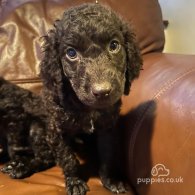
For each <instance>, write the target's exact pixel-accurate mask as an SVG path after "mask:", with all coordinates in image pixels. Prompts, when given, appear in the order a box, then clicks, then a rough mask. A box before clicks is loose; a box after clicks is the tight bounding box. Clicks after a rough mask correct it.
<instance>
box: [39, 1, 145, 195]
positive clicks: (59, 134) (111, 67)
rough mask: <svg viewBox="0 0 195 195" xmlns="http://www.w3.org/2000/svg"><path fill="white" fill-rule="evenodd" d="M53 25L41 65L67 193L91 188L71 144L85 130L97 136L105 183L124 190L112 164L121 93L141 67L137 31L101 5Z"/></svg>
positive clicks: (79, 194) (51, 136)
mask: <svg viewBox="0 0 195 195" xmlns="http://www.w3.org/2000/svg"><path fill="white" fill-rule="evenodd" d="M54 27H55V28H54V29H53V30H51V31H50V32H49V33H48V35H47V36H45V44H44V50H45V56H44V59H43V60H42V63H41V65H40V69H41V77H42V79H43V83H44V89H43V99H44V102H45V105H46V107H47V112H48V114H49V125H48V131H47V142H48V144H49V145H50V148H51V149H52V151H53V155H54V158H55V160H56V162H57V163H58V164H59V165H60V166H61V167H62V169H63V172H64V175H65V177H66V187H67V192H68V194H69V195H84V194H86V191H87V190H88V187H87V185H86V183H85V182H84V181H83V180H82V179H81V178H80V177H79V174H78V169H79V161H78V160H77V158H76V157H75V155H74V153H73V151H72V148H71V147H70V139H71V138H72V137H74V136H75V135H77V134H79V133H81V132H85V133H87V134H91V133H94V134H96V136H97V145H98V151H99V160H100V168H99V174H100V178H101V181H102V183H103V185H104V186H105V187H106V188H107V189H109V190H111V191H112V192H114V193H124V192H125V191H126V189H125V186H124V184H123V182H121V181H118V178H116V177H115V176H114V175H113V173H114V168H113V166H112V164H113V160H114V155H115V149H114V147H115V145H116V143H115V142H116V140H115V139H116V132H117V130H116V128H115V124H116V122H117V119H118V117H119V111H120V106H121V96H122V95H123V94H125V95H128V93H129V90H130V85H131V82H132V80H133V79H135V78H136V77H138V75H139V72H140V68H141V66H142V60H141V57H140V53H139V50H138V48H137V46H136V43H135V40H134V39H135V38H134V34H133V33H132V32H131V31H130V30H129V28H128V27H127V25H126V23H124V22H123V21H122V20H121V19H120V18H119V17H118V16H117V15H116V14H115V13H114V12H113V11H111V10H110V9H107V8H105V7H103V6H101V5H99V4H84V5H81V6H78V7H74V8H71V9H68V10H67V11H65V12H64V14H63V17H62V19H61V20H57V21H56V22H55V24H54Z"/></svg>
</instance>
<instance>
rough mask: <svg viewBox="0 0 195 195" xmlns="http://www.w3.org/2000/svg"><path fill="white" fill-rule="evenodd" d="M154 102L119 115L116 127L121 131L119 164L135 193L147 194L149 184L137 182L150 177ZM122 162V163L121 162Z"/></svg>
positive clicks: (143, 104)
mask: <svg viewBox="0 0 195 195" xmlns="http://www.w3.org/2000/svg"><path fill="white" fill-rule="evenodd" d="M155 111H156V102H155V101H153V100H151V101H147V102H144V103H142V104H140V105H139V106H138V107H136V108H134V109H133V110H130V111H129V112H128V114H126V115H124V116H121V118H120V120H119V124H118V128H119V129H120V132H121V134H120V135H121V138H120V139H121V147H122V149H121V151H124V153H120V154H121V155H123V156H121V157H120V159H121V165H120V167H123V173H124V174H125V175H126V176H127V178H128V180H129V181H130V183H131V185H132V187H133V189H134V190H135V191H136V194H137V195H141V194H143V195H144V194H147V191H148V188H149V184H147V185H146V184H145V183H142V182H141V183H139V184H138V180H139V178H149V179H150V178H151V169H152V162H151V138H152V134H153V129H154V128H153V127H154V122H155ZM123 163H124V164H123Z"/></svg>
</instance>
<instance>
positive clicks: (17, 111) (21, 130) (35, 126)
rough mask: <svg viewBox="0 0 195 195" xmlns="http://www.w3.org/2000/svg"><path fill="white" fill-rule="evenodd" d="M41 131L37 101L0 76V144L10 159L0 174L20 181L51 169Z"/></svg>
mask: <svg viewBox="0 0 195 195" xmlns="http://www.w3.org/2000/svg"><path fill="white" fill-rule="evenodd" d="M45 130H46V115H45V111H44V107H43V102H42V100H41V98H40V97H39V96H37V95H35V94H33V93H32V92H30V91H28V90H25V89H23V88H20V87H19V86H16V85H14V84H12V83H10V82H8V81H6V80H4V79H3V78H2V77H0V134H1V139H0V142H1V143H0V145H2V146H4V147H3V150H4V153H5V150H7V153H8V155H9V158H10V161H9V162H8V163H7V164H6V165H5V166H4V167H3V168H2V169H1V171H2V172H3V173H7V174H9V175H10V177H12V178H24V177H27V176H30V175H31V174H32V173H34V172H37V171H40V170H43V169H46V168H48V167H50V166H52V165H53V164H54V161H53V157H52V154H51V151H50V150H49V148H48V145H47V143H46V141H45ZM0 160H1V159H0Z"/></svg>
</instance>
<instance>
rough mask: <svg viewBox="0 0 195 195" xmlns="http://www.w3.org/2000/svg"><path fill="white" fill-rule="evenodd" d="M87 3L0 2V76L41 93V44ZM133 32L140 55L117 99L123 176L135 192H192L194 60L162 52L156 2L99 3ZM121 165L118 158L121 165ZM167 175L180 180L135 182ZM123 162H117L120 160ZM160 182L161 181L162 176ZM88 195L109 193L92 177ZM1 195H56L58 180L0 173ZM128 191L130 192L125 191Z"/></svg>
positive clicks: (60, 190)
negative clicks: (127, 88) (126, 91)
mask: <svg viewBox="0 0 195 195" xmlns="http://www.w3.org/2000/svg"><path fill="white" fill-rule="evenodd" d="M81 2H95V1H92V0H91V1H90V0H85V1H84V0H74V1H69V0H64V1H63V0H14V1H12V0H4V1H3V0H2V1H0V3H1V4H0V5H1V7H0V14H1V15H0V25H1V27H0V75H1V76H5V77H6V78H7V79H9V80H12V81H14V82H15V83H17V84H19V85H20V86H22V87H25V88H29V89H31V90H33V91H35V92H39V91H40V90H41V83H40V80H39V79H38V78H37V75H38V73H39V70H38V65H39V62H40V60H41V56H42V53H41V48H40V44H41V39H40V38H39V37H40V36H42V35H44V34H45V33H46V32H47V31H48V29H49V28H50V27H51V26H52V25H51V24H52V23H53V21H54V19H56V18H58V17H59V16H60V15H61V14H62V12H63V10H64V9H65V8H67V7H69V6H71V5H75V4H78V3H81ZM99 2H100V3H106V4H107V5H109V6H111V7H112V8H113V9H115V10H116V11H117V12H119V13H120V14H121V15H122V16H123V17H124V18H126V20H128V21H129V22H130V23H131V24H132V25H133V27H134V29H135V31H136V33H137V40H138V42H139V46H140V49H141V52H142V54H143V58H144V66H143V68H144V70H143V71H142V72H141V75H140V77H139V79H137V80H136V81H135V82H134V83H133V85H132V89H131V93H130V95H129V96H128V97H123V107H122V110H121V120H120V124H119V128H120V130H121V133H122V134H124V135H125V137H124V143H125V146H126V147H125V151H124V152H125V154H126V161H125V163H126V164H127V166H126V174H127V175H128V177H129V181H131V183H132V184H133V185H134V186H135V188H136V190H137V192H138V194H140V195H146V194H147V195H167V194H171V195H172V194H176V195H184V194H188V195H193V194H194V193H195V187H194V184H193V183H194V173H195V168H194V165H195V154H194V151H195V143H194V140H195V87H194V86H195V56H190V55H175V54H162V53H161V51H162V49H163V45H164V34H163V25H162V16H161V11H160V8H159V4H158V1H156V0H150V1H148V0H121V1H116V0H100V1H99ZM121 161H122V160H121ZM158 163H160V164H163V165H165V167H166V168H167V169H169V170H170V174H169V176H167V177H171V178H172V177H182V178H183V183H153V184H147V185H146V184H144V183H141V184H139V185H138V184H137V179H138V178H150V179H151V178H158V176H156V177H152V175H151V170H152V168H153V167H154V166H155V165H156V164H158ZM121 164H123V162H121ZM167 177H165V178H167ZM88 184H89V186H90V189H91V191H90V192H89V193H88V194H91V195H93V194H94V195H95V194H101V195H106V194H111V193H110V192H108V191H107V190H105V189H104V188H103V187H102V185H101V183H100V181H99V179H98V178H91V179H90V180H89V182H88ZM0 194H2V195H10V194H16V195H26V194H28V195H35V194H39V195H42V194H43V195H45V194H47V195H50V194H51V195H61V194H65V191H64V178H63V175H62V172H61V170H60V168H59V167H54V168H52V169H49V170H47V171H44V172H41V173H37V174H34V175H33V176H31V177H29V178H26V179H22V180H12V179H10V178H9V177H8V176H7V175H3V174H2V173H0ZM128 194H130V193H128Z"/></svg>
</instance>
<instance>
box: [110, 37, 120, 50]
mask: <svg viewBox="0 0 195 195" xmlns="http://www.w3.org/2000/svg"><path fill="white" fill-rule="evenodd" d="M120 47H121V46H120V43H119V42H118V41H117V40H112V41H111V42H110V45H109V51H110V52H112V53H117V52H118V51H119V50H120Z"/></svg>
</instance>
